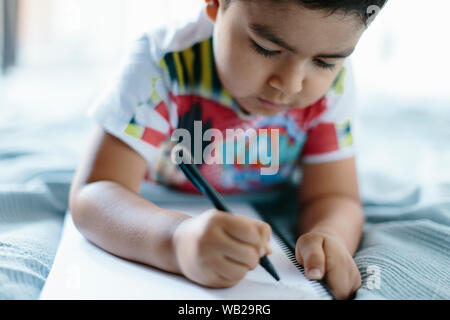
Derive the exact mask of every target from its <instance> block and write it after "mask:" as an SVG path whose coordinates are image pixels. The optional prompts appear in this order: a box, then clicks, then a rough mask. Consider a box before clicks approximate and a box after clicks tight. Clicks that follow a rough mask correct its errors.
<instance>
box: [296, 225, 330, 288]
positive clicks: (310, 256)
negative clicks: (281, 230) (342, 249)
mask: <svg viewBox="0 0 450 320" xmlns="http://www.w3.org/2000/svg"><path fill="white" fill-rule="evenodd" d="M323 241H324V239H323V237H322V236H320V235H314V234H304V235H303V236H301V237H300V238H299V239H298V240H297V245H296V248H295V255H296V258H297V260H298V262H299V263H300V264H301V265H303V267H304V268H305V272H306V276H307V277H308V278H309V279H311V280H320V279H322V278H323V276H324V273H325V253H324V251H323Z"/></svg>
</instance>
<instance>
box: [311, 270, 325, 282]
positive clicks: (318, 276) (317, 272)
mask: <svg viewBox="0 0 450 320" xmlns="http://www.w3.org/2000/svg"><path fill="white" fill-rule="evenodd" d="M308 276H309V277H310V278H311V279H315V280H319V279H321V278H322V272H321V271H320V269H312V270H309V271H308Z"/></svg>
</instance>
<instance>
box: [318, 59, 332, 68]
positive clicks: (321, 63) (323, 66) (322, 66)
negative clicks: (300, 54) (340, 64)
mask: <svg viewBox="0 0 450 320" xmlns="http://www.w3.org/2000/svg"><path fill="white" fill-rule="evenodd" d="M315 62H316V65H317V66H318V67H319V68H322V69H326V70H333V69H334V67H336V65H335V64H330V63H326V62H323V61H322V60H319V59H316V60H315Z"/></svg>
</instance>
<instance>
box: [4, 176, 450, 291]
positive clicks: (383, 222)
mask: <svg viewBox="0 0 450 320" xmlns="http://www.w3.org/2000/svg"><path fill="white" fill-rule="evenodd" d="M70 176H71V175H70V174H68V173H60V174H52V175H50V176H46V177H45V176H43V177H41V178H36V179H34V180H31V181H29V182H27V183H25V184H21V185H18V186H13V185H9V186H7V185H3V186H2V187H0V299H37V298H38V297H39V293H40V291H41V290H42V287H43V285H44V283H45V280H46V278H47V276H48V274H49V272H50V269H51V266H52V261H53V259H54V256H55V253H56V249H57V246H58V241H59V239H60V235H61V234H60V233H61V227H62V221H63V217H64V213H65V211H66V208H67V201H68V191H69V187H70ZM383 186H384V189H386V181H385V182H384V183H383ZM391 191H392V190H391ZM143 194H144V196H146V195H145V191H143ZM389 194H390V195H391V199H389V197H388V196H387V195H385V196H382V195H381V196H382V197H381V198H382V199H384V201H381V200H380V199H379V198H377V197H379V196H380V193H373V192H372V193H370V192H368V193H367V192H366V193H364V192H363V196H364V211H365V215H366V218H367V222H366V224H365V232H364V236H363V238H362V241H361V243H360V247H359V249H358V251H357V253H356V255H355V261H356V263H357V265H358V268H359V270H360V272H361V275H362V279H363V286H362V287H361V288H360V289H359V290H358V292H357V294H356V299H450V277H449V274H450V273H449V271H450V259H449V252H450V245H449V243H450V200H449V199H450V197H449V196H450V186H440V187H433V188H429V189H424V188H416V187H411V188H408V189H405V190H403V192H400V193H398V192H397V194H396V196H392V195H393V192H390V193H389ZM288 195H289V193H288V192H286V193H284V194H283V196H281V199H279V198H274V199H273V200H272V201H274V202H273V203H277V206H276V208H277V214H278V218H276V219H272V220H271V222H272V223H273V224H274V226H275V227H276V228H277V229H278V230H280V231H281V232H284V233H285V234H287V235H289V234H290V235H291V238H290V241H291V243H295V238H294V236H293V235H292V226H293V223H292V222H293V221H294V219H295V215H293V214H292V212H293V210H294V209H293V205H292V202H289V201H283V200H282V199H283V197H285V196H288ZM428 195H433V196H428ZM445 199H447V200H445ZM265 207H266V208H270V206H265ZM281 213H283V214H281ZM288 238H289V236H288Z"/></svg>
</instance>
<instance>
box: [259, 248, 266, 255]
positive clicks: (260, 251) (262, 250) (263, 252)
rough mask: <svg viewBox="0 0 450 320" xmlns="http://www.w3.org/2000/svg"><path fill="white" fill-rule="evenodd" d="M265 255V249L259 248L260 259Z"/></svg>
mask: <svg viewBox="0 0 450 320" xmlns="http://www.w3.org/2000/svg"><path fill="white" fill-rule="evenodd" d="M265 255H266V249H265V248H260V249H259V256H260V257H264V256H265Z"/></svg>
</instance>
